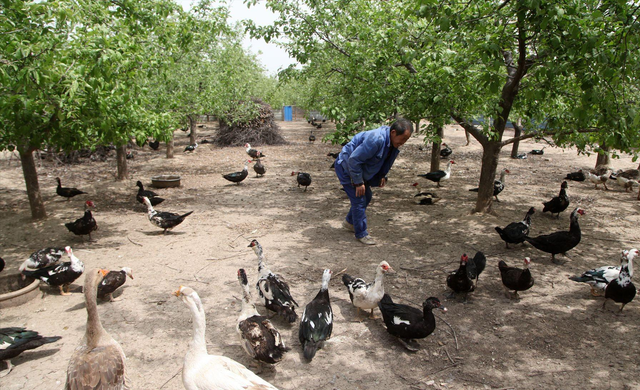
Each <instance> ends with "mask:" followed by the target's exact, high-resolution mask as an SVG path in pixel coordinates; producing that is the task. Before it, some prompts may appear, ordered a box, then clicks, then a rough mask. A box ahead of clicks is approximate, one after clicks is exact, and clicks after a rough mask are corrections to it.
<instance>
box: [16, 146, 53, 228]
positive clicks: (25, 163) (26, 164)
mask: <svg viewBox="0 0 640 390" xmlns="http://www.w3.org/2000/svg"><path fill="white" fill-rule="evenodd" d="M18 153H19V154H20V162H21V163H22V175H23V176H24V182H25V184H26V185H27V196H28V197H29V206H31V218H33V219H44V218H47V212H46V210H45V209H44V203H43V202H42V196H41V195H40V185H39V184H38V172H37V171H36V163H35V161H34V159H33V149H32V148H29V149H28V150H27V151H22V150H18Z"/></svg>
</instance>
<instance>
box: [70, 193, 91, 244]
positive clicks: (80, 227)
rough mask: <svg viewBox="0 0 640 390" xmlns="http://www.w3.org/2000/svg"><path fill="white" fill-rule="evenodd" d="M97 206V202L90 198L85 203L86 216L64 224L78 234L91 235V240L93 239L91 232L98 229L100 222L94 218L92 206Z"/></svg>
mask: <svg viewBox="0 0 640 390" xmlns="http://www.w3.org/2000/svg"><path fill="white" fill-rule="evenodd" d="M92 207H95V204H94V203H93V202H92V201H90V200H88V201H86V202H85V203H84V216H83V217H82V218H78V219H76V220H75V221H74V222H68V223H65V224H64V226H66V228H67V229H68V230H69V231H70V232H71V233H73V234H75V235H76V236H80V237H81V238H82V236H86V235H89V241H91V232H93V231H96V230H98V223H97V222H96V220H95V219H94V218H93V215H92V214H91V210H90V208H92Z"/></svg>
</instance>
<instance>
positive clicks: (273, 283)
mask: <svg viewBox="0 0 640 390" xmlns="http://www.w3.org/2000/svg"><path fill="white" fill-rule="evenodd" d="M249 247H250V248H253V251H254V252H255V254H256V256H258V282H257V283H256V289H257V290H258V295H259V296H260V298H262V299H264V306H265V307H266V308H267V309H269V310H271V311H274V312H276V313H278V315H279V316H281V317H282V318H284V319H285V320H286V321H287V322H289V323H293V322H295V321H296V319H297V318H298V315H297V314H296V306H298V303H297V302H296V301H295V299H293V297H292V296H291V292H290V291H289V284H288V283H287V282H286V281H285V280H284V278H283V277H282V276H281V275H277V274H274V273H273V272H271V270H270V269H269V267H267V265H266V264H265V261H264V260H265V257H264V252H263V250H262V245H260V243H259V242H258V240H252V241H251V243H250V244H249Z"/></svg>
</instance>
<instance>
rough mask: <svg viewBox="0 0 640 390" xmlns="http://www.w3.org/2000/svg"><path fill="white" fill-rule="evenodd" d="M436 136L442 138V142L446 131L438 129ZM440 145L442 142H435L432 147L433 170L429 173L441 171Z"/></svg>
mask: <svg viewBox="0 0 640 390" xmlns="http://www.w3.org/2000/svg"><path fill="white" fill-rule="evenodd" d="M436 134H437V135H438V137H440V141H442V137H444V130H443V129H442V127H438V130H436ZM440 145H441V143H440V142H434V143H433V146H432V147H431V170H430V171H429V172H435V171H439V170H440Z"/></svg>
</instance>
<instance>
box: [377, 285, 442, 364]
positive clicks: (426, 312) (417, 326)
mask: <svg viewBox="0 0 640 390" xmlns="http://www.w3.org/2000/svg"><path fill="white" fill-rule="evenodd" d="M378 307H379V308H380V312H381V313H382V318H383V319H384V324H385V325H386V327H387V332H389V334H391V335H393V336H395V337H397V338H398V341H400V342H401V343H402V345H404V347H405V348H407V349H408V350H409V351H412V352H415V351H418V350H419V344H418V342H417V341H416V339H423V338H425V337H427V336H429V335H430V334H431V333H433V331H434V330H435V329H436V318H435V316H434V315H433V309H439V310H442V311H443V312H445V313H446V312H447V308H446V307H444V306H443V305H442V304H441V303H440V300H439V299H438V298H436V297H429V298H427V299H425V301H424V302H423V303H422V310H420V309H418V308H415V307H411V306H409V305H402V304H399V303H394V302H393V300H392V299H391V297H390V296H389V294H384V295H383V297H382V299H381V300H380V302H378Z"/></svg>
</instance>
